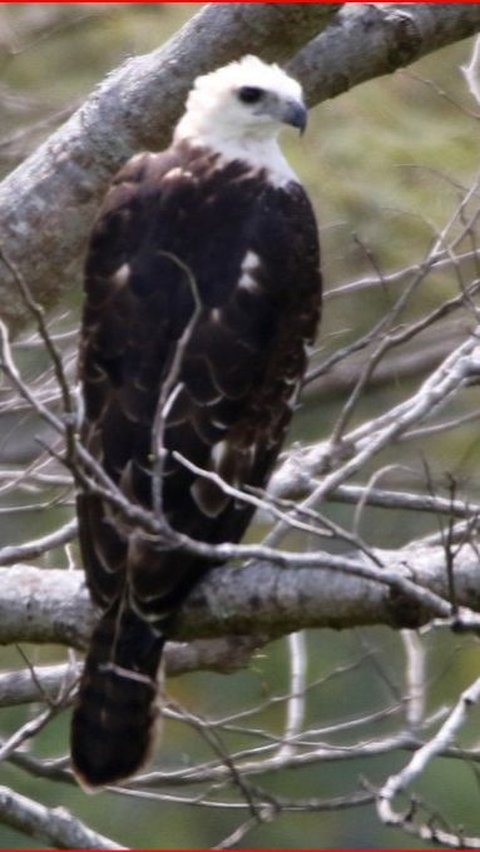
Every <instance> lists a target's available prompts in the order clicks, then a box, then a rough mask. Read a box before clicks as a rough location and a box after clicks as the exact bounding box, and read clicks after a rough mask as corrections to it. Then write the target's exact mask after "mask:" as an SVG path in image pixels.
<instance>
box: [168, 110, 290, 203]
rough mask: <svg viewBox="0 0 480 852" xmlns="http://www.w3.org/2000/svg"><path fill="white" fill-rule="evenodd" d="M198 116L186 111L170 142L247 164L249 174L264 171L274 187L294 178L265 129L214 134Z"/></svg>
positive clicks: (222, 129) (274, 139)
mask: <svg viewBox="0 0 480 852" xmlns="http://www.w3.org/2000/svg"><path fill="white" fill-rule="evenodd" d="M198 118H199V116H198V115H197V114H196V113H195V112H194V111H192V112H190V111H187V112H186V113H185V115H184V116H183V118H182V119H181V120H180V122H179V123H178V125H177V127H176V129H175V133H174V136H173V141H174V142H180V141H186V142H189V143H190V144H192V145H197V146H199V147H205V148H209V149H211V150H212V151H214V152H215V153H218V154H219V155H220V157H221V159H222V160H223V161H224V162H231V161H232V160H242V161H243V162H246V163H248V165H249V166H250V167H251V168H252V170H255V171H257V170H260V169H262V170H264V171H265V172H266V177H267V180H269V181H270V183H271V184H273V185H274V186H276V187H283V186H286V185H287V184H288V183H291V182H292V181H294V182H295V183H298V177H297V176H296V174H295V172H294V171H293V169H292V168H291V166H290V165H289V163H288V162H287V160H286V159H285V157H284V155H283V153H282V151H281V150H280V146H279V144H278V140H277V132H278V131H276V132H273V133H272V131H271V129H269V132H267V131H266V128H265V127H262V128H261V129H260V128H259V129H258V132H257V133H255V132H252V131H251V130H250V131H249V132H245V133H244V134H243V135H239V134H238V132H237V133H235V132H233V131H230V132H229V128H228V127H226V126H225V125H223V126H221V127H218V128H217V130H213V129H212V128H207V127H205V126H202V124H204V122H202V121H201V120H200V121H198Z"/></svg>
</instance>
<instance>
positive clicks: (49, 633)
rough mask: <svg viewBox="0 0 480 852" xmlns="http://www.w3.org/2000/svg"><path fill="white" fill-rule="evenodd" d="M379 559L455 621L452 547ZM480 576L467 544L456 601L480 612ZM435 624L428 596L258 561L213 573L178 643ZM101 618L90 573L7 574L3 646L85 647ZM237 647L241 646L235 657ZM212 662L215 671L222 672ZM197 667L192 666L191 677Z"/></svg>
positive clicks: (1, 602)
mask: <svg viewBox="0 0 480 852" xmlns="http://www.w3.org/2000/svg"><path fill="white" fill-rule="evenodd" d="M375 555H376V556H377V558H379V559H380V560H381V562H382V563H383V565H384V571H385V572H394V575H395V576H398V578H399V580H402V579H403V580H409V581H410V582H412V581H414V582H415V583H416V584H418V587H419V590H420V592H421V591H422V589H425V590H428V592H433V593H434V594H435V595H437V596H439V598H442V599H444V600H445V602H446V604H445V614H447V612H448V610H449V606H448V601H449V594H450V592H449V587H448V577H447V570H446V563H445V552H444V550H443V548H441V547H428V548H427V547H426V548H420V547H416V548H414V547H411V548H404V549H403V550H400V551H398V552H393V551H392V552H390V551H380V550H376V551H375ZM478 571H479V568H478V555H477V553H476V551H475V549H474V548H473V547H471V546H470V545H465V546H464V547H463V548H462V549H461V550H460V551H459V553H458V554H457V556H456V559H455V569H454V577H455V594H456V602H457V604H459V605H460V606H466V607H470V608H471V609H473V610H476V611H480V590H479V587H478ZM431 616H432V612H431V611H430V610H429V608H428V599H427V598H426V601H425V605H423V604H422V600H421V595H420V596H419V598H418V600H416V601H412V599H411V598H408V597H405V596H404V595H403V594H401V593H399V591H398V588H396V587H395V584H393V585H392V584H390V585H389V584H388V583H387V582H385V583H384V582H377V581H372V580H371V579H368V578H366V577H365V576H362V577H361V576H353V575H352V574H351V573H343V572H342V571H339V570H338V568H334V569H329V568H291V569H289V568H278V567H276V566H272V565H269V564H266V563H261V562H252V563H250V564H248V565H246V566H242V567H238V566H237V567H236V566H233V567H232V566H228V567H223V568H216V569H213V570H212V571H211V572H210V573H209V575H208V576H207V578H206V579H205V580H204V581H202V583H201V584H200V585H199V586H198V587H197V589H196V590H195V591H194V592H193V594H192V595H191V597H190V598H189V601H188V602H187V603H186V605H185V606H184V608H183V610H182V614H181V617H179V619H178V623H177V627H176V629H175V631H174V633H173V638H175V639H179V640H185V639H193V638H198V637H225V636H229V635H232V634H234V635H235V634H236V635H240V636H245V635H246V634H250V635H253V636H257V637H259V634H260V633H261V634H262V637H263V641H265V638H266V637H270V638H271V637H274V636H279V635H283V634H286V633H289V632H291V631H294V630H299V629H301V628H307V627H330V628H335V629H340V628H346V627H352V626H358V625H372V624H386V625H390V626H392V627H397V628H398V627H417V626H420V625H421V624H424V623H426V622H427V621H428V620H429V619H430V618H431ZM94 620H95V614H94V612H93V610H92V607H91V604H90V602H89V599H88V595H87V592H86V590H85V589H84V587H83V575H82V573H81V572H80V571H61V570H45V569H38V568H34V567H30V566H26V565H18V566H15V567H13V568H5V569H3V570H2V596H1V599H0V642H1V643H3V644H7V643H12V642H21V641H25V642H49V643H51V642H55V643H59V644H64V645H65V644H72V645H75V646H78V647H81V646H83V645H84V644H85V642H86V640H87V638H88V635H89V633H90V631H91V628H92V625H93V623H94ZM242 641H244V640H242ZM259 641H262V640H261V639H259ZM174 647H175V646H174ZM174 647H173V648H172V651H171V654H172V661H171V663H170V667H171V671H172V673H173V672H174V671H177V672H178V671H181V670H182V665H181V664H178V663H177V664H176V663H175V662H174V656H175V652H174ZM208 647H209V646H208V645H206V646H205V649H204V650H206V649H207V648H208ZM234 647H235V643H233V644H232V645H231V646H230V652H231V651H232V649H233V648H234ZM250 650H251V649H250ZM197 653H198V656H197V659H196V663H195V664H196V665H198V667H199V668H200V667H202V665H203V664H204V659H205V658H204V656H203V655H202V653H201V651H199V652H197ZM227 655H228V648H227ZM212 659H213V657H212V656H211V657H210V663H209V664H207V666H206V667H208V668H212V667H215V666H214V665H212ZM239 664H241V663H239ZM176 666H177V667H176ZM191 667H192V666H191V664H189V665H188V666H187V665H186V666H185V669H183V670H187V668H191Z"/></svg>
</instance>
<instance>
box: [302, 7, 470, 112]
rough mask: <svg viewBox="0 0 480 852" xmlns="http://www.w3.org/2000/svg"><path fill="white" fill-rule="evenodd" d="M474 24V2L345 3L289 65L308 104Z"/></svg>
mask: <svg viewBox="0 0 480 852" xmlns="http://www.w3.org/2000/svg"><path fill="white" fill-rule="evenodd" d="M479 29H480V4H478V3H432V4H430V3H378V4H371V5H370V4H366V3H348V4H346V5H345V6H344V8H343V9H342V10H341V12H340V13H339V14H338V15H337V16H336V17H335V19H334V20H333V21H332V22H331V24H330V25H329V27H328V28H327V29H326V30H325V32H323V33H320V35H318V36H317V37H316V38H315V39H313V40H312V41H311V42H310V43H309V44H308V45H306V46H305V47H304V48H303V49H302V50H301V51H299V53H298V54H297V56H295V57H294V58H293V60H292V61H291V62H290V64H289V66H288V67H289V70H290V71H291V73H292V74H293V75H294V76H296V77H298V79H299V80H301V82H302V84H303V87H304V90H305V94H306V96H307V100H308V102H309V103H310V104H311V105H313V104H316V103H319V102H320V101H323V100H326V99H327V98H333V97H335V95H339V94H341V93H342V92H345V91H347V90H348V89H351V88H352V87H353V86H357V85H358V84H359V83H363V82H364V81H365V80H371V79H372V78H373V77H380V76H381V75H382V74H391V73H392V72H393V71H395V70H396V69H397V68H403V67H404V66H405V65H410V64H411V63H412V62H415V61H416V60H417V59H420V58H421V57H422V56H425V55H426V54H427V53H432V51H434V50H438V49H439V48H441V47H445V46H446V45H448V44H452V43H453V42H456V41H460V40H461V39H464V38H467V36H470V35H473V34H474V33H476V32H478V30H479Z"/></svg>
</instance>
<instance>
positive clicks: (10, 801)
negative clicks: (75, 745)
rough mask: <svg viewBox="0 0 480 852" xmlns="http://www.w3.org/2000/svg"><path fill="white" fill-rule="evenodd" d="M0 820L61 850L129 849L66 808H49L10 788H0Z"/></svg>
mask: <svg viewBox="0 0 480 852" xmlns="http://www.w3.org/2000/svg"><path fill="white" fill-rule="evenodd" d="M0 820H1V821H2V823H4V824H5V825H9V826H10V827H11V828H14V829H16V830H17V831H21V832H23V833H24V834H27V835H28V836H29V837H38V838H39V839H40V840H43V841H44V842H45V843H48V845H49V846H50V845H53V846H55V847H56V848H58V849H125V848H126V847H125V846H119V845H118V844H117V843H114V842H113V840H110V839H109V838H108V837H104V836H103V835H101V834H97V832H96V831H92V829H90V828H87V826H86V825H83V823H81V822H80V820H78V819H76V818H75V817H73V816H72V815H71V814H70V813H69V812H68V811H67V810H66V809H65V808H46V807H45V805H41V804H39V803H38V802H35V801H34V800H33V799H27V798H26V797H25V796H20V795H19V794H18V793H15V792H14V791H13V790H10V789H9V788H8V787H0Z"/></svg>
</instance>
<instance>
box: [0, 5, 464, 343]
mask: <svg viewBox="0 0 480 852" xmlns="http://www.w3.org/2000/svg"><path fill="white" fill-rule="evenodd" d="M341 6H342V4H339V3H328V4H315V3H313V4H298V3H287V4H282V5H278V4H273V3H259V4H246V3H245V4H244V3H234V4H211V5H209V6H207V7H205V8H204V9H202V11H201V12H199V13H198V14H197V15H195V17H194V18H192V20H191V21H189V22H188V23H187V25H186V26H185V27H183V29H182V30H181V31H180V32H179V33H178V34H177V35H176V36H174V38H173V39H171V40H170V41H169V42H168V44H167V45H165V46H164V47H162V48H159V49H158V50H155V51H153V52H152V53H150V54H147V55H145V56H140V57H135V58H134V59H131V60H129V61H128V62H126V63H125V64H124V65H122V66H120V68H118V69H117V70H116V71H115V72H113V73H112V74H110V75H109V76H108V77H107V78H106V80H105V81H104V83H103V84H102V85H101V86H100V87H99V88H98V89H97V90H95V91H94V92H93V94H92V95H91V96H90V97H89V98H88V99H87V100H86V101H85V103H84V104H83V106H82V107H81V108H80V109H79V110H78V111H77V112H76V113H75V114H74V115H73V116H72V118H71V119H70V120H69V121H68V122H67V123H66V124H65V125H63V127H61V128H60V129H59V130H58V131H57V132H56V133H54V134H53V135H52V136H51V137H50V138H49V139H48V140H47V141H46V142H45V143H44V144H43V145H42V146H41V147H40V148H39V149H38V150H37V151H36V152H35V153H34V154H33V155H32V156H31V157H30V158H29V159H28V160H26V161H25V163H23V164H22V165H21V166H20V167H19V168H17V169H16V170H15V171H14V172H13V173H12V174H11V175H10V176H9V177H7V178H6V179H5V180H4V181H3V183H2V185H1V186H0V211H1V216H0V220H1V223H2V224H1V227H0V246H2V245H3V246H5V247H6V248H8V255H9V257H10V258H11V260H12V261H13V262H14V263H15V264H16V265H18V267H19V269H20V270H21V272H22V274H23V276H24V278H25V280H27V281H28V282H29V285H30V287H31V290H32V294H33V297H34V298H35V299H36V300H37V301H38V302H39V303H41V304H42V305H44V306H51V305H52V304H54V303H55V302H56V301H57V300H58V298H59V296H60V295H61V293H62V291H63V290H64V289H66V287H67V286H69V285H70V286H71V281H72V276H73V277H75V275H76V274H77V273H78V270H79V264H80V261H81V258H82V256H83V252H84V249H85V243H86V238H87V234H88V231H89V229H90V226H91V221H92V217H93V216H94V214H95V211H96V209H97V207H98V204H99V201H100V199H101V197H102V196H103V194H104V192H105V190H106V186H107V184H108V182H109V180H110V178H111V175H112V174H113V173H114V172H115V171H116V170H117V169H118V168H119V166H120V165H121V164H122V163H123V162H124V161H125V160H126V159H127V158H128V157H129V156H131V154H132V153H134V152H135V151H137V150H139V149H143V148H150V149H153V150H155V149H159V148H162V147H165V146H166V145H167V143H168V141H169V139H170V134H171V128H172V126H173V124H174V123H175V121H176V120H177V118H178V117H179V115H180V112H181V109H182V105H183V103H184V100H185V96H186V93H187V91H188V89H189V87H190V85H191V82H192V80H193V79H194V77H195V76H197V74H199V73H202V72H205V71H206V70H207V69H209V68H212V67H214V66H218V65H221V64H222V63H225V62H228V61H229V60H231V59H234V58H236V57H238V56H240V55H241V54H243V53H245V52H246V51H249V52H254V53H258V54H260V55H261V56H263V57H265V58H266V59H271V60H279V61H285V60H286V59H288V58H289V57H292V56H293V57H294V58H293V60H292V61H291V62H290V65H289V66H288V67H289V70H290V71H291V72H292V73H293V74H294V75H296V76H297V77H298V78H299V80H300V81H301V82H302V84H303V85H304V87H305V91H306V94H307V97H308V100H309V102H310V104H311V105H313V104H315V103H319V102H320V101H322V100H325V99H326V98H329V97H333V96H334V95H336V94H339V93H340V92H343V91H345V90H346V89H348V88H350V87H352V86H354V85H356V84H358V83H360V82H362V81H364V80H366V79H371V78H373V77H376V76H379V75H381V74H385V73H387V72H391V71H393V70H395V68H399V67H402V66H404V65H406V64H408V63H409V62H413V61H414V60H416V59H418V58H419V57H420V56H423V55H425V54H426V53H429V52H431V51H433V50H436V49H438V48H439V47H442V46H444V45H447V44H451V43H452V42H454V41H458V40H459V39H462V38H465V37H466V36H468V35H471V34H472V33H474V32H476V31H478V30H479V29H480V8H479V6H478V4H475V3H468V4H467V3H460V4H450V3H442V4H435V5H434V6H431V7H430V6H428V5H426V4H421V3H409V4H384V6H383V7H382V6H380V7H379V6H372V5H370V4H349V5H348V7H347V6H345V8H344V9H342V11H341V12H340V14H339V15H338V16H337V17H335V18H334V20H333V22H332V23H331V24H330V26H328V27H327V29H326V30H325V32H324V33H321V34H320V35H317V34H318V32H319V31H320V30H321V29H322V28H323V27H325V26H326V25H327V24H328V22H329V20H330V19H331V18H332V16H334V15H335V14H336V13H337V11H338V9H339V8H340V7H341ZM313 36H316V37H315V38H313ZM309 40H310V41H309ZM307 42H309V43H308V44H306V43H307ZM305 44H306V46H305V47H303V49H302V46H303V45H305ZM297 51H299V52H298V54H297V55H296V56H295V53H296V52H297ZM180 68H181V71H180V70H179V69H180ZM26 246H28V251H25V247H26ZM0 304H1V305H2V308H1V315H2V317H3V318H4V320H5V321H6V322H7V323H9V324H10V325H11V326H12V327H18V326H19V325H21V324H22V323H24V322H25V319H26V313H25V307H24V305H23V303H22V300H21V299H20V298H19V296H18V293H17V291H16V288H15V287H14V286H13V283H12V276H11V273H10V272H9V270H8V269H6V268H5V266H4V265H3V264H1V265H0Z"/></svg>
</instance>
